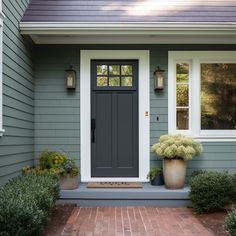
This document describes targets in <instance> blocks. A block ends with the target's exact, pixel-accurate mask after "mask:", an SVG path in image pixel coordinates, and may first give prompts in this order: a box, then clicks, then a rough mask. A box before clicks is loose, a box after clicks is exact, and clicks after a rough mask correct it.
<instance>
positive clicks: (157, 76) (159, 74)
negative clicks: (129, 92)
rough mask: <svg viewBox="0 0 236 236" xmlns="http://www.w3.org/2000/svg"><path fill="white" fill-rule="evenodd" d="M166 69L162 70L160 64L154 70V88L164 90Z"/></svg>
mask: <svg viewBox="0 0 236 236" xmlns="http://www.w3.org/2000/svg"><path fill="white" fill-rule="evenodd" d="M164 72H165V71H164V70H161V69H160V67H159V66H158V67H157V69H156V70H155V71H154V89H155V90H163V89H164Z"/></svg>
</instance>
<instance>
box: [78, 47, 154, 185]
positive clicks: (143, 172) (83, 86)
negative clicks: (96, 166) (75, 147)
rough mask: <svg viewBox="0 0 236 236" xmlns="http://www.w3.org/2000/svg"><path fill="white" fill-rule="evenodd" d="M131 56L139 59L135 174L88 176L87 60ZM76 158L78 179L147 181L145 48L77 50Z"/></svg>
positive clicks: (147, 105) (88, 102)
mask: <svg viewBox="0 0 236 236" xmlns="http://www.w3.org/2000/svg"><path fill="white" fill-rule="evenodd" d="M92 59H134V60H138V61H139V72H138V73H139V76H138V77H139V177H138V178H92V177H91V138H90V135H91V134H90V120H91V114H90V110H91V109H90V104H91V78H90V77H91V76H90V74H91V60H92ZM80 68H81V69H80V114H81V116H80V149H81V152H80V156H81V158H80V160H81V181H82V182H91V181H95V182H96V181H139V182H146V181H147V178H146V176H147V173H148V171H149V163H150V160H149V147H150V140H149V139H150V138H149V137H150V135H149V133H150V131H149V130H150V129H149V126H150V122H149V115H148V116H146V115H145V114H146V112H148V114H150V112H149V110H150V109H149V76H150V74H149V51H148V50H81V52H80Z"/></svg>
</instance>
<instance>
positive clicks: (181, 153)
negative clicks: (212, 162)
mask: <svg viewBox="0 0 236 236" xmlns="http://www.w3.org/2000/svg"><path fill="white" fill-rule="evenodd" d="M152 152H155V153H156V154H157V155H158V156H159V157H160V158H169V159H183V160H185V161H188V160H192V158H193V157H194V156H198V155H200V154H201V153H202V145H201V144H200V143H199V142H197V141H195V140H194V139H192V138H190V137H186V136H183V135H162V136H161V137H160V139H159V143H156V144H154V145H153V146H152Z"/></svg>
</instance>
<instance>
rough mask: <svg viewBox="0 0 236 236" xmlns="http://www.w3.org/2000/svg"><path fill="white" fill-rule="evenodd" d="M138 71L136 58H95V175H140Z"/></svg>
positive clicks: (93, 170) (93, 85)
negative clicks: (101, 59) (117, 59)
mask: <svg viewBox="0 0 236 236" xmlns="http://www.w3.org/2000/svg"><path fill="white" fill-rule="evenodd" d="M137 71H138V62H137V61H134V60H132V61H123V60H119V61H113V60H108V61H100V60H96V61H95V60H92V72H91V73H92V88H91V89H92V99H91V101H92V104H91V114H92V119H94V120H95V121H96V128H95V130H94V139H93V137H92V139H91V151H92V155H91V158H92V160H91V163H92V165H91V173H92V177H138V89H137V86H138V83H137V82H138V76H137V75H138V73H137ZM92 133H93V132H92Z"/></svg>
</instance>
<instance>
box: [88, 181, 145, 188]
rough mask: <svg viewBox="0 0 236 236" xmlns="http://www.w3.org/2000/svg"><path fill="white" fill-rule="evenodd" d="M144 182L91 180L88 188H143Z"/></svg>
mask: <svg viewBox="0 0 236 236" xmlns="http://www.w3.org/2000/svg"><path fill="white" fill-rule="evenodd" d="M142 187H143V184H142V183H137V182H91V183H88V184H87V188H142Z"/></svg>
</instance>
